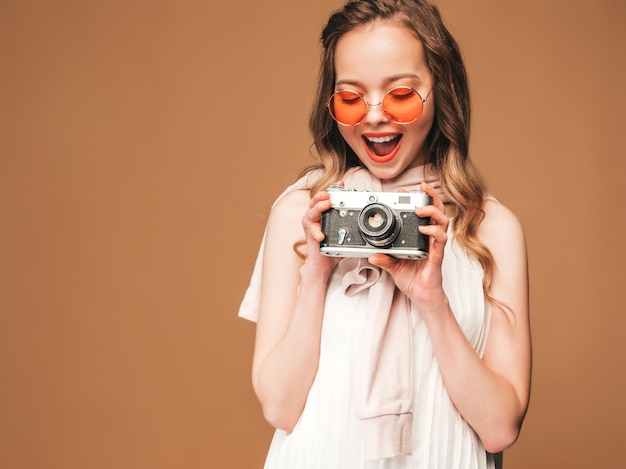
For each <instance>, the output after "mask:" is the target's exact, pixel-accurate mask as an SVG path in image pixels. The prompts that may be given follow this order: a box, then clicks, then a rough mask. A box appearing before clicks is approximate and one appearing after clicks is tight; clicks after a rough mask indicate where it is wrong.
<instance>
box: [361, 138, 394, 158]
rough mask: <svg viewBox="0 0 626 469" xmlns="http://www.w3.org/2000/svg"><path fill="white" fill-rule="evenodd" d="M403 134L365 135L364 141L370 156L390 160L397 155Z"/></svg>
mask: <svg viewBox="0 0 626 469" xmlns="http://www.w3.org/2000/svg"><path fill="white" fill-rule="evenodd" d="M401 138H402V134H393V135H385V136H381V137H368V136H363V141H364V142H365V146H366V147H367V149H368V153H369V155H370V157H371V158H372V159H373V160H375V161H381V162H384V161H389V160H390V159H392V158H393V157H394V156H395V153H396V150H397V148H398V144H399V143H400V139H401Z"/></svg>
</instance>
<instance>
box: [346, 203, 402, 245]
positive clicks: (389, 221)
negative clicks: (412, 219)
mask: <svg viewBox="0 0 626 469" xmlns="http://www.w3.org/2000/svg"><path fill="white" fill-rule="evenodd" d="M357 223H358V226H359V231H360V232H361V235H362V237H363V239H364V240H365V241H366V242H367V243H369V244H371V245H372V246H376V247H385V246H389V245H390V244H391V243H393V241H394V240H395V239H396V238H397V237H398V235H399V234H400V231H401V230H402V220H401V219H400V218H399V217H398V215H397V214H396V212H394V211H393V210H392V209H391V208H390V207H389V206H388V205H385V204H383V203H380V202H374V203H371V204H368V205H366V206H365V207H363V209H362V210H361V212H360V213H359V217H358V220H357Z"/></svg>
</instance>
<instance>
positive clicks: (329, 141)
mask: <svg viewBox="0 0 626 469" xmlns="http://www.w3.org/2000/svg"><path fill="white" fill-rule="evenodd" d="M376 21H386V22H395V23H397V24H399V25H402V26H404V27H406V28H407V29H408V30H410V31H413V32H414V34H415V35H416V36H417V37H418V38H419V39H420V41H421V42H422V45H423V48H424V53H425V58H426V63H427V66H428V68H429V70H430V72H431V73H432V75H433V82H434V88H433V91H432V93H433V94H434V95H435V96H436V100H435V103H436V105H435V115H434V121H433V125H432V128H431V130H430V133H429V135H428V137H427V139H426V141H425V143H424V145H426V148H427V149H428V151H427V156H426V158H427V161H426V163H429V164H430V165H431V168H432V170H433V171H434V173H435V174H434V176H435V177H436V178H437V179H439V181H440V183H441V186H442V187H441V189H442V191H443V195H444V197H445V200H446V203H447V204H448V205H450V206H452V207H451V208H452V213H454V223H453V233H454V235H455V237H456V239H457V240H458V241H459V242H460V243H461V245H463V246H464V247H465V248H467V249H468V250H469V251H470V252H471V253H473V254H474V255H475V256H476V257H477V258H478V260H479V262H480V263H481V265H482V267H483V269H484V271H485V276H484V279H483V290H484V292H485V296H486V297H487V298H488V299H491V297H490V295H489V288H490V284H491V280H492V277H493V269H494V261H493V257H492V255H491V253H490V251H489V249H488V248H487V247H486V246H484V245H483V244H482V243H481V242H480V241H479V240H478V237H477V234H476V233H477V230H478V226H479V224H480V222H481V221H482V219H483V217H484V212H483V210H482V205H483V197H484V194H485V186H484V183H483V181H482V179H481V177H480V175H479V174H478V171H477V170H476V168H475V167H474V165H473V164H472V162H471V160H470V159H469V132H470V97H469V89H468V83H467V75H466V71H465V66H464V64H463V59H462V56H461V51H460V49H459V46H458V44H457V42H456V41H455V40H454V38H453V37H452V35H451V34H450V32H449V31H448V29H447V28H446V27H445V25H444V23H443V21H442V19H441V15H440V14H439V10H438V9H437V7H436V6H434V5H433V4H431V3H429V2H428V1H425V0H349V1H348V2H347V3H345V5H344V6H343V8H341V9H340V10H338V11H336V12H335V13H333V14H332V15H331V17H330V19H329V21H328V24H327V25H326V27H325V28H324V30H323V32H322V35H321V42H322V46H323V51H322V59H321V67H320V71H319V79H318V86H317V91H316V95H315V98H314V102H313V108H312V111H311V116H310V119H309V129H310V131H311V134H312V136H313V146H314V148H315V150H316V153H317V156H318V158H319V163H318V164H317V165H315V166H312V167H309V168H307V169H305V171H304V172H303V173H306V172H308V171H310V170H312V169H317V170H320V171H319V172H320V176H319V177H318V178H317V180H316V182H315V183H314V184H313V186H312V188H311V195H314V194H315V193H317V192H318V191H320V190H324V189H325V188H326V187H328V185H330V184H332V183H334V182H335V181H337V180H340V179H341V178H342V176H343V175H344V174H345V172H346V171H347V170H348V169H350V168H352V167H355V166H362V164H361V162H360V161H359V159H358V157H357V156H356V154H355V153H354V151H353V150H352V149H351V148H350V146H349V145H347V144H346V142H345V140H344V139H343V137H342V136H341V134H340V133H339V129H338V127H337V123H336V122H335V121H334V120H333V119H332V117H331V116H330V114H329V113H328V110H327V108H326V102H327V100H328V98H329V97H330V95H331V94H332V93H333V91H334V87H335V79H336V76H335V49H336V47H337V42H338V41H339V39H340V38H341V37H342V36H343V35H344V34H346V33H347V32H349V31H351V30H353V29H355V28H358V27H361V26H364V25H368V24H371V23H373V22H376Z"/></svg>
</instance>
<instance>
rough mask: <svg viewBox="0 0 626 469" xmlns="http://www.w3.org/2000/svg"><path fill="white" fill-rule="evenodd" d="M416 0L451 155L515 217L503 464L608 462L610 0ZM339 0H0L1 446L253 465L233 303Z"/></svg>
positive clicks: (254, 425)
mask: <svg viewBox="0 0 626 469" xmlns="http://www.w3.org/2000/svg"><path fill="white" fill-rule="evenodd" d="M439 4H440V5H441V9H442V11H443V13H444V15H445V17H446V18H447V22H448V24H449V27H450V29H451V30H452V32H453V33H454V34H455V35H456V37H457V39H458V40H459V42H460V43H461V45H462V48H463V51H464V54H465V57H466V61H467V66H468V69H469V74H470V78H471V89H472V93H473V102H474V111H475V112H474V127H473V139H472V153H473V156H474V158H475V160H476V161H477V163H478V165H479V167H480V168H481V169H482V171H483V173H484V175H485V177H486V179H487V181H488V183H489V186H490V188H491V190H492V192H493V193H494V194H496V195H497V196H498V197H499V198H500V199H501V200H502V201H504V202H505V203H506V204H507V205H509V206H510V207H511V208H512V209H513V210H514V211H515V212H516V213H517V214H518V215H519V217H520V218H521V220H522V222H523V224H524V225H525V227H526V231H527V236H528V245H529V251H530V272H531V276H532V278H531V283H532V327H533V334H534V336H533V337H534V350H535V366H534V376H533V378H534V379H533V393H532V399H531V408H530V411H529V414H528V417H527V420H526V423H525V426H524V429H523V433H522V436H521V438H520V440H519V441H518V443H517V445H516V446H515V447H514V448H513V449H511V450H510V451H508V452H507V454H506V456H505V461H506V463H507V464H506V467H507V468H508V469H514V468H535V469H538V468H568V469H571V468H589V467H610V468H616V467H622V464H623V460H624V456H623V449H622V447H623V436H624V430H623V419H624V417H625V416H626V415H625V404H624V393H625V391H626V379H625V371H624V370H625V369H626V368H625V366H624V365H625V361H626V360H625V356H626V340H624V335H625V332H626V330H625V325H626V321H625V319H624V317H625V314H624V313H626V311H625V309H626V308H625V302H624V299H623V298H624V288H625V287H626V283H625V280H626V275H625V274H626V269H625V267H624V266H625V265H626V250H625V248H624V245H625V239H626V227H625V223H626V220H625V218H626V217H625V211H624V208H623V200H624V197H625V196H626V191H625V189H624V185H625V184H624V174H625V169H626V167H625V166H626V165H625V163H624V159H625V157H626V152H625V150H626V147H625V144H624V142H625V140H624V133H625V131H626V128H625V126H624V120H625V119H624V115H625V110H626V96H625V91H624V90H625V87H624V83H626V71H625V70H626V67H625V64H624V49H625V45H626V7H625V6H624V5H626V4H625V3H624V2H622V1H621V0H534V1H525V2H513V1H502V0H472V1H468V0H440V1H439ZM338 5H339V1H338V0H317V1H310V2H297V1H287V0H267V1H264V2H258V1H253V0H243V1H239V2H222V3H220V4H217V5H216V4H215V2H212V1H211V2H207V1H200V0H197V1H194V0H182V1H174V0H171V1H165V0H151V1H148V0H143V1H142V0H125V1H120V0H114V1H111V0H108V1H78V0H57V1H54V2H52V1H43V0H39V1H37V0H30V1H20V0H2V1H1V2H0V54H1V55H0V57H1V65H0V467H2V468H7V469H9V468H11V469H13V468H16V469H17V468H19V469H22V468H33V469H43V468H54V469H57V468H59V469H61V468H62V469H78V468H80V469H83V468H90V469H100V468H124V469H125V468H151V469H157V468H260V467H261V465H262V460H263V457H264V453H265V451H266V448H267V445H268V442H269V439H270V437H271V429H270V428H269V427H268V425H267V424H265V423H264V421H263V419H262V416H261V413H260V409H259V406H258V404H257V402H256V400H255V398H254V396H253V393H252V390H251V386H250V379H249V375H250V371H249V370H250V364H251V356H252V346H253V334H254V327H253V325H252V324H250V323H248V322H246V321H244V320H241V319H237V318H236V312H237V308H238V304H239V301H240V299H241V297H242V295H243V293H244V291H245V288H246V286H247V282H248V278H249V275H250V272H251V270H252V265H253V261H254V257H255V253H256V250H257V247H258V243H259V241H260V237H261V234H262V230H263V226H264V223H265V220H266V217H267V212H268V208H269V205H270V204H271V201H272V200H273V198H274V197H275V196H276V195H277V194H278V193H279V192H280V191H281V190H282V188H283V187H284V186H285V185H286V184H287V183H289V182H290V181H291V179H292V178H293V177H294V175H295V174H296V172H297V170H298V169H299V168H300V167H301V166H302V165H303V164H304V163H306V162H308V161H309V157H308V146H309V136H308V133H307V129H306V120H307V114H308V109H309V103H310V99H311V95H312V91H313V86H314V82H315V74H316V70H317V57H318V52H319V50H318V46H317V37H318V35H319V32H320V29H321V27H322V25H323V23H324V21H325V19H326V17H327V15H328V13H329V12H330V11H331V9H334V8H336V7H337V6H338Z"/></svg>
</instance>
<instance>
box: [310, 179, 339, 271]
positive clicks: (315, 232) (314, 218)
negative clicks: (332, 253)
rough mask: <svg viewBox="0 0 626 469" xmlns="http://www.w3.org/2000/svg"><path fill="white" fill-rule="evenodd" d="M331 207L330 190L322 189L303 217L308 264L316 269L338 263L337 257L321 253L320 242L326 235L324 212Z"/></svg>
mask: <svg viewBox="0 0 626 469" xmlns="http://www.w3.org/2000/svg"><path fill="white" fill-rule="evenodd" d="M330 208H331V201H330V196H329V194H328V192H326V191H320V192H318V193H317V194H315V195H314V196H313V198H312V199H311V202H310V203H309V208H308V210H307V211H306V212H305V214H304V216H303V217H302V228H303V229H304V234H305V237H306V247H307V252H306V256H307V260H306V266H308V267H309V268H312V269H314V270H317V269H320V270H321V271H323V272H327V271H328V270H331V269H332V268H333V267H334V266H335V265H336V264H337V259H336V258H333V257H329V256H325V255H324V254H321V253H320V243H321V242H322V241H324V239H325V237H326V236H325V235H324V232H323V231H322V214H323V213H324V212H325V211H326V210H328V209H330Z"/></svg>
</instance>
